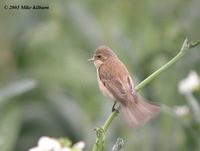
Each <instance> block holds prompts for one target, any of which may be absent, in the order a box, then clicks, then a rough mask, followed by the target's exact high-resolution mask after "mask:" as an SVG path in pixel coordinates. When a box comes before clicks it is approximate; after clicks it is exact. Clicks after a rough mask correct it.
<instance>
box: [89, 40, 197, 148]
mask: <svg viewBox="0 0 200 151" xmlns="http://www.w3.org/2000/svg"><path fill="white" fill-rule="evenodd" d="M199 44H200V42H199V41H198V42H196V43H189V44H188V40H187V39H186V40H185V41H184V43H183V46H182V48H181V50H180V52H179V53H178V54H177V55H176V56H175V57H174V58H173V59H172V60H170V61H169V62H168V63H167V64H165V65H164V66H162V67H161V68H160V69H158V70H157V71H155V72H154V73H153V74H151V75H150V76H149V77H147V78H146V79H145V80H144V81H142V82H141V83H140V84H139V85H138V86H137V87H136V88H135V89H136V92H138V91H139V90H141V89H142V88H143V87H144V86H145V85H147V84H148V83H149V82H151V81H152V80H153V79H154V78H155V77H157V76H158V75H160V74H161V73H163V72H164V71H165V70H167V69H168V68H169V67H170V66H172V65H173V64H175V63H176V62H177V61H178V60H180V59H181V58H182V57H183V56H184V55H185V54H186V53H187V52H188V51H189V50H190V49H191V48H194V47H196V46H198V45H199ZM117 109H118V110H120V105H118V106H117ZM116 115H117V112H116V111H114V112H112V113H111V114H110V116H109V117H108V119H107V120H106V122H105V124H104V125H103V129H104V132H106V131H107V129H108V127H109V126H110V124H111V122H112V121H113V119H114V118H115V117H116ZM97 141H98V138H97V140H96V142H97ZM93 151H99V150H98V146H97V145H96V143H95V144H94V147H93Z"/></svg>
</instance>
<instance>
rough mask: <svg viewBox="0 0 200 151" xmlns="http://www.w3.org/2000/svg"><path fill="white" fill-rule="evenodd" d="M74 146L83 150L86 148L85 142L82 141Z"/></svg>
mask: <svg viewBox="0 0 200 151" xmlns="http://www.w3.org/2000/svg"><path fill="white" fill-rule="evenodd" d="M73 148H77V149H78V150H80V151H82V150H83V149H84V148H85V142H83V141H80V142H78V143H76V144H74V145H73Z"/></svg>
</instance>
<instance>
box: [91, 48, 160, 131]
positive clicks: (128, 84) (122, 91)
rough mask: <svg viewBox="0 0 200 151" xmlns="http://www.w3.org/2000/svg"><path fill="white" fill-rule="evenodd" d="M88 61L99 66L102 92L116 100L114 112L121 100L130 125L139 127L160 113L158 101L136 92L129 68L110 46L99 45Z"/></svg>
mask: <svg viewBox="0 0 200 151" xmlns="http://www.w3.org/2000/svg"><path fill="white" fill-rule="evenodd" d="M88 61H94V65H95V66H96V68H97V79H98V84H99V88H100V90H101V92H102V93H103V94H104V95H105V96H106V97H108V98H110V99H111V100H113V101H114V105H113V107H112V112H113V111H115V110H116V111H117V112H119V111H118V110H117V109H115V105H116V103H117V102H119V103H120V104H121V109H122V112H123V115H124V117H125V120H126V121H127V123H128V125H129V126H130V127H133V128H137V127H138V126H140V125H143V124H144V123H146V122H147V121H148V120H149V119H151V118H152V117H154V116H155V115H157V114H158V113H159V111H160V105H159V104H158V103H153V102H149V101H147V100H145V99H143V98H142V97H141V96H139V95H138V94H137V93H136V90H135V87H134V84H133V80H132V78H131V76H130V73H129V72H128V69H127V68H126V66H125V65H124V64H123V63H122V62H121V61H120V60H119V59H118V57H117V55H116V54H115V53H114V51H113V50H111V49H110V48H109V47H107V46H100V47H98V48H97V49H96V50H95V52H94V55H93V57H92V58H91V59H88Z"/></svg>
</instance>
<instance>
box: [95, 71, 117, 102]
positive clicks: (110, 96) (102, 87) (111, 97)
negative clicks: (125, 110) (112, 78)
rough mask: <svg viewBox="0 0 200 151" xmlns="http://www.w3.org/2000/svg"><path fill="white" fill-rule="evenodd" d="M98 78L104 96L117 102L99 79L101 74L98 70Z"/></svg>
mask: <svg viewBox="0 0 200 151" xmlns="http://www.w3.org/2000/svg"><path fill="white" fill-rule="evenodd" d="M97 78H98V83H99V89H100V90H101V92H102V93H103V95H104V96H106V97H108V98H110V99H111V100H113V101H117V100H116V98H115V97H114V96H113V95H112V93H111V92H110V91H109V90H108V89H107V88H106V87H105V86H104V84H103V82H102V81H101V79H100V78H99V72H98V69H97Z"/></svg>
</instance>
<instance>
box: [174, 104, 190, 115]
mask: <svg viewBox="0 0 200 151" xmlns="http://www.w3.org/2000/svg"><path fill="white" fill-rule="evenodd" d="M188 112H189V108H188V107H187V106H177V107H176V108H175V113H176V114H177V115H179V116H183V115H185V114H187V113H188Z"/></svg>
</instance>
